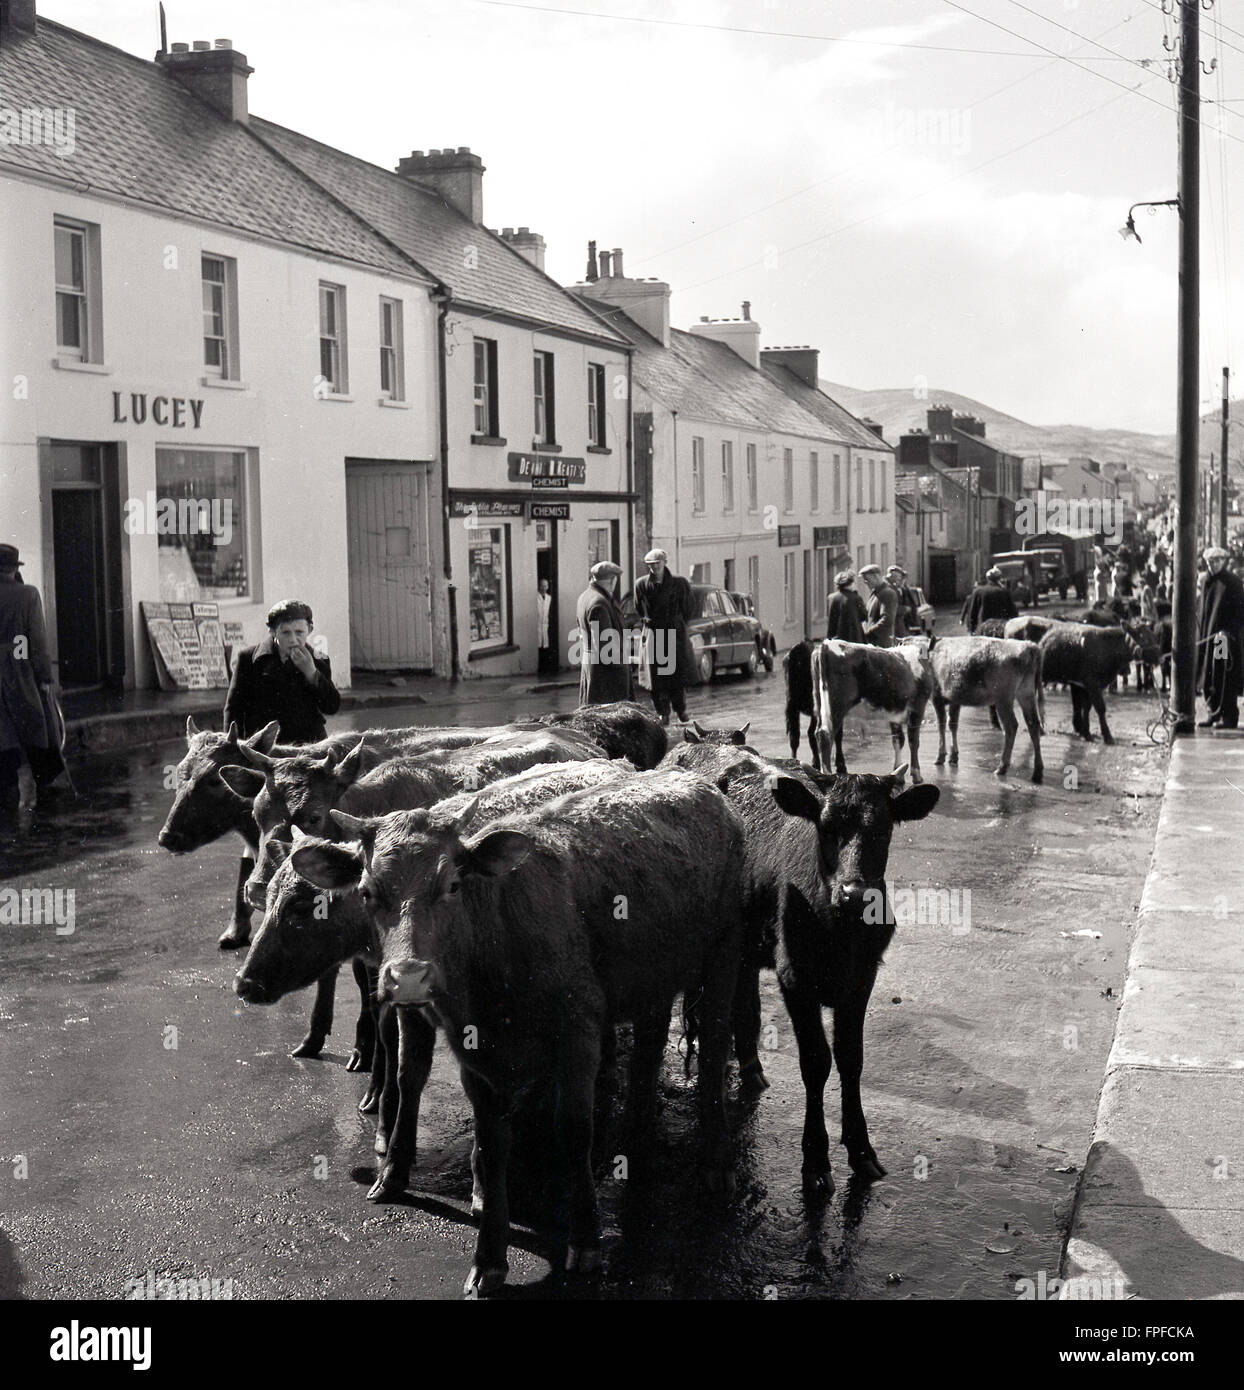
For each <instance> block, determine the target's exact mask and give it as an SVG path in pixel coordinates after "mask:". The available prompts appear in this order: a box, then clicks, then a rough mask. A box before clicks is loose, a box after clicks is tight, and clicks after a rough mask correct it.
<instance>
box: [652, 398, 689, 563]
mask: <svg viewBox="0 0 1244 1390" xmlns="http://www.w3.org/2000/svg"><path fill="white" fill-rule="evenodd" d="M670 414H671V415H672V416H673V418H674V573H675V574H681V573H682V559H681V555H682V528H681V527H680V526H679V524H678V412H677V411H676V410H671V411H670ZM655 455H656V450H655V449H654V450H653V456H654V459H653V461H654V462H655Z"/></svg>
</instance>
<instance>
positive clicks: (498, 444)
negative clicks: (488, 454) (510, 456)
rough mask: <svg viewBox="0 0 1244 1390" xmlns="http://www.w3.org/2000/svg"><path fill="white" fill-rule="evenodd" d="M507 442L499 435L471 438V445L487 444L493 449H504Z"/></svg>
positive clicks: (474, 435) (479, 435) (483, 435)
mask: <svg viewBox="0 0 1244 1390" xmlns="http://www.w3.org/2000/svg"><path fill="white" fill-rule="evenodd" d="M508 442H509V441H508V440H505V439H503V438H502V437H501V436H500V435H499V434H473V435H472V436H471V443H472V444H488V445H491V446H492V447H493V448H495V449H504V448H505V446H506V444H507V443H508Z"/></svg>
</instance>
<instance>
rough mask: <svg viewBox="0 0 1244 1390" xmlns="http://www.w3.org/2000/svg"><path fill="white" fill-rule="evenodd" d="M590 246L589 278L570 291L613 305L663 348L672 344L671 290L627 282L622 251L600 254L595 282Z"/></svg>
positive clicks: (654, 284)
mask: <svg viewBox="0 0 1244 1390" xmlns="http://www.w3.org/2000/svg"><path fill="white" fill-rule="evenodd" d="M595 245H596V243H595V242H594V241H592V242H589V243H588V278H587V280H586V282H585V283H584V284H581V285H573V286H572V287H571V288H572V289H573V290H574V291H576V293H579V294H585V295H588V296H589V297H590V298H592V299H598V300H600V301H601V303H603V304H612V305H613V306H614V307H615V308H618V309H621V310H622V312H623V313H624V314H626V315H627V316H628V317H629V318H632V319H634V320H635V322H636V323H637V324H638V325H639V326H640V328H642V329H643V330H644V332H645V333H648V334H650V335H651V336H652V337H653V338H655V339H656V340H657V342H659V343H660V344H661V346H662V347H669V345H670V287H669V286H668V285H667V284H665V283H664V281H661V280H628V279H627V278H626V276H625V275H624V274H623V273H622V248H621V247H620V246H615V247H614V248H613V250H612V251H602V252H601V253H600V278H599V279H596V280H593V279H592V276H591V271H592V268H593V267H592V250H593V248H594V247H595Z"/></svg>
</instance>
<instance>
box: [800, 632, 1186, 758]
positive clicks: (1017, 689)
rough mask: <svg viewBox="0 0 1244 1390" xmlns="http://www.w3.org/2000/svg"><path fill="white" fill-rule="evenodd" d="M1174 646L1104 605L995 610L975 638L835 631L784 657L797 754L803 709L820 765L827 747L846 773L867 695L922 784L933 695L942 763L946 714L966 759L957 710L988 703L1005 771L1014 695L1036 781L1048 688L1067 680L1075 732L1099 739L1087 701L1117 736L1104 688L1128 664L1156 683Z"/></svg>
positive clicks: (955, 753) (1148, 683)
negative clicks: (1012, 613)
mask: <svg viewBox="0 0 1244 1390" xmlns="http://www.w3.org/2000/svg"><path fill="white" fill-rule="evenodd" d="M1168 653H1169V645H1167V647H1166V651H1165V652H1164V651H1163V643H1162V642H1161V641H1160V640H1159V636H1158V634H1157V633H1155V631H1154V630H1153V629H1152V628H1151V627H1149V626H1147V625H1145V624H1142V623H1132V622H1129V621H1127V620H1126V619H1121V618H1120V617H1119V616H1118V615H1116V614H1115V613H1113V612H1111V611H1110V610H1109V609H1099V608H1091V609H1088V610H1087V611H1086V612H1083V613H1079V614H1075V615H1073V616H1072V617H1069V618H1062V617H1053V616H1049V617H1047V616H1044V615H1037V614H1023V615H1021V616H1020V617H1017V618H1011V619H1008V620H1005V621H1004V620H1001V619H997V620H995V619H990V620H988V621H986V622H984V623H982V624H981V626H980V628H979V629H978V631H977V632H976V633H975V634H974V635H972V636H968V637H943V638H936V637H932V638H928V637H911V638H907V639H905V640H904V641H902V642H900V643H899V645H898V646H896V647H871V646H864V645H861V644H859V643H855V642H842V641H839V640H837V639H831V640H827V641H824V642H802V643H799V644H798V645H796V646H794V647H792V648H791V650H790V651H789V652H787V654H786V656H785V658H784V660H783V666H784V669H785V674H786V730H787V734H788V736H789V738H790V750H791V756H792V757H797V756H798V753H799V744H800V722H799V721H800V716H801V715H805V716H807V717H808V718H809V720H810V723H809V725H808V743H809V746H810V747H811V750H812V765H813V767H814V768H816V769H821V768H826V769H827V768H828V767H829V764H830V752H831V744H832V752H833V763H834V770H835V771H836V772H838V773H845V772H846V770H847V764H846V759H845V758H844V756H843V752H842V729H843V724H844V722H845V720H846V716H847V714H848V712H849V711H850V710H851V709H852V708H853V707H854V706H855V705H857V704H859V703H860V702H861V701H863V702H864V703H865V704H868V705H871V706H872V707H873V708H874V709H877V710H880V711H882V712H884V713H885V714H886V715H887V716H888V717H889V720H890V736H891V739H892V741H893V744H894V762H895V766H896V767H897V766H898V764H899V760H900V758H901V757H902V750H903V743H904V736H905V735H906V739H907V741H908V743H909V744H910V755H909V756H910V763H911V775H912V781H913V782H919V781H920V780H921V773H920V726H921V724H922V723H923V722H924V714H925V710H926V708H927V706H928V704H929V702H930V700H931V701H932V702H933V708H934V712H935V713H936V715H937V735H938V747H937V766H938V767H940V766H941V765H942V764H943V763H945V762H946V760H947V757H946V723H947V714H949V722H950V741H951V742H950V763H951V765H952V766H953V765H955V764H957V763H958V761H959V711H960V709H961V708H962V706H964V705H977V706H982V705H983V706H988V707H989V709H990V713H991V718H992V719H993V722H994V725H995V727H1000V728H1001V730H1002V734H1003V742H1002V756H1001V758H1000V760H999V762H998V766H997V767H996V768H995V769H994V770H995V772H996V773H997V775H998V776H999V777H1004V776H1005V775H1006V773H1007V770H1008V769H1009V767H1010V764H1011V752H1012V749H1013V748H1014V746H1015V732H1016V729H1017V728H1018V721H1017V720H1016V718H1015V709H1014V707H1015V705H1016V704H1018V705H1019V707H1020V710H1021V711H1022V713H1023V716H1024V723H1025V725H1026V726H1027V729H1028V736H1029V738H1030V739H1031V740H1032V780H1033V781H1034V782H1040V781H1041V779H1042V777H1043V775H1044V764H1043V763H1042V761H1041V734H1042V732H1043V727H1044V723H1045V686H1046V685H1066V686H1068V687H1069V689H1070V691H1071V711H1072V728H1073V729H1074V731H1075V732H1076V733H1077V734H1079V735H1080V736H1081V737H1082V738H1085V739H1091V738H1092V737H1093V734H1092V731H1091V729H1090V728H1089V710H1090V708H1092V709H1094V710H1096V711H1097V720H1098V723H1099V725H1100V727H1101V736H1102V740H1103V741H1104V742H1106V743H1113V742H1114V739H1113V737H1112V735H1111V733H1110V727H1109V725H1108V724H1107V723H1106V698H1105V693H1106V691H1107V690H1108V689H1110V688H1111V687H1112V686H1113V685H1114V683H1115V682H1116V681H1117V680H1119V679H1122V680H1123V681H1124V682H1125V683H1126V681H1127V678H1128V673H1129V671H1130V670H1131V668H1132V666H1133V665H1135V666H1136V668H1137V671H1136V680H1137V685H1138V687H1139V688H1142V689H1143V688H1150V689H1151V688H1152V687H1153V668H1154V667H1155V666H1156V665H1158V664H1159V663H1160V662H1164V661H1165V659H1166V657H1167V655H1168Z"/></svg>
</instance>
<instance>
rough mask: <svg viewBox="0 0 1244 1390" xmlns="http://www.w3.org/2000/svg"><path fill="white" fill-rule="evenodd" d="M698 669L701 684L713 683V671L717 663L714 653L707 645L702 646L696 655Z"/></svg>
mask: <svg viewBox="0 0 1244 1390" xmlns="http://www.w3.org/2000/svg"><path fill="white" fill-rule="evenodd" d="M695 664H696V669H697V670H698V671H699V673H700V684H701V685H711V684H712V683H713V671H714V668H715V665H716V663H715V662H714V660H713V654H712V652H710V651H709V650H708V648H707V647H701V648H700V650H699V651H698V652H697V653H696V657H695Z"/></svg>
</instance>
